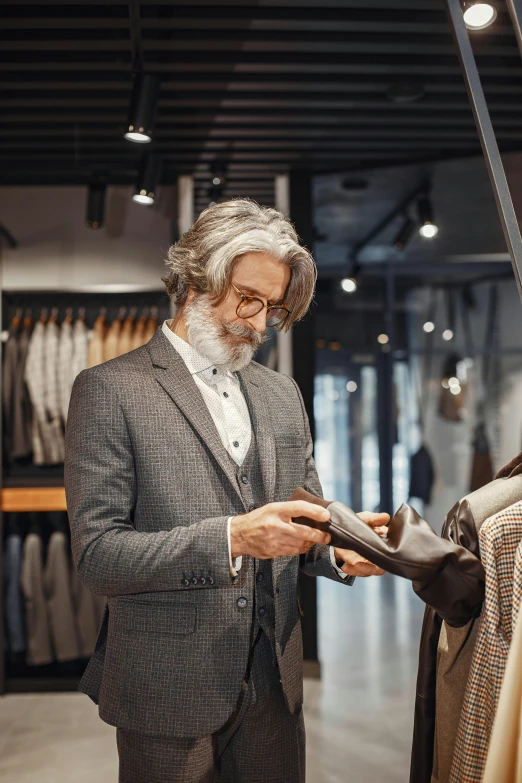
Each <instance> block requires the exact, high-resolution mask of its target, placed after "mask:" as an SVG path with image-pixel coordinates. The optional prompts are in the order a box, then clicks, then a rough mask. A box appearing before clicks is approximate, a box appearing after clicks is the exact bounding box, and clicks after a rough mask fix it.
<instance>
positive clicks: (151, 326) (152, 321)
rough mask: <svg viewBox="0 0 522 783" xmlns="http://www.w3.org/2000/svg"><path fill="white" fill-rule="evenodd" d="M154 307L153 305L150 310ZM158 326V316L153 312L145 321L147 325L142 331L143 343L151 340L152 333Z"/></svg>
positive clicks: (153, 333) (154, 332)
mask: <svg viewBox="0 0 522 783" xmlns="http://www.w3.org/2000/svg"><path fill="white" fill-rule="evenodd" d="M154 309H155V308H154V307H153V308H152V310H154ZM157 328H158V318H157V316H156V315H155V314H154V313H153V314H152V315H151V316H150V318H149V320H148V321H147V325H146V326H145V331H144V332H143V344H144V345H145V343H148V342H149V340H152V338H153V337H154V335H155V334H156V330H157Z"/></svg>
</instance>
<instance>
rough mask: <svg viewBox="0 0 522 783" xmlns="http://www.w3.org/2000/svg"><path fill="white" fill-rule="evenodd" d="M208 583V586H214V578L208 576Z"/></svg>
mask: <svg viewBox="0 0 522 783" xmlns="http://www.w3.org/2000/svg"><path fill="white" fill-rule="evenodd" d="M208 583H209V585H213V584H214V577H213V576H209V578H208Z"/></svg>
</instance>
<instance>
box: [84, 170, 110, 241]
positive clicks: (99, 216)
mask: <svg viewBox="0 0 522 783" xmlns="http://www.w3.org/2000/svg"><path fill="white" fill-rule="evenodd" d="M106 192H107V181H106V179H105V178H101V177H96V178H95V179H94V180H93V181H92V182H90V183H89V185H88V187H87V208H86V210H85V225H86V226H87V228H92V229H98V228H102V227H103V223H104V219H105V193H106Z"/></svg>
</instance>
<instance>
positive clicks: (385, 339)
mask: <svg viewBox="0 0 522 783" xmlns="http://www.w3.org/2000/svg"><path fill="white" fill-rule="evenodd" d="M377 342H378V343H380V344H381V345H386V343H389V342H390V338H389V337H388V335H387V334H380V335H379V336H378V338H377Z"/></svg>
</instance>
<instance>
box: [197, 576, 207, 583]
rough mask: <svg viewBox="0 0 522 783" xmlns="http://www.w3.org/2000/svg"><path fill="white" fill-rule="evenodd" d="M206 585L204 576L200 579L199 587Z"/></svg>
mask: <svg viewBox="0 0 522 783" xmlns="http://www.w3.org/2000/svg"><path fill="white" fill-rule="evenodd" d="M206 583H207V580H206V579H205V577H204V576H202V577H200V580H199V584H200V585H206Z"/></svg>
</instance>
